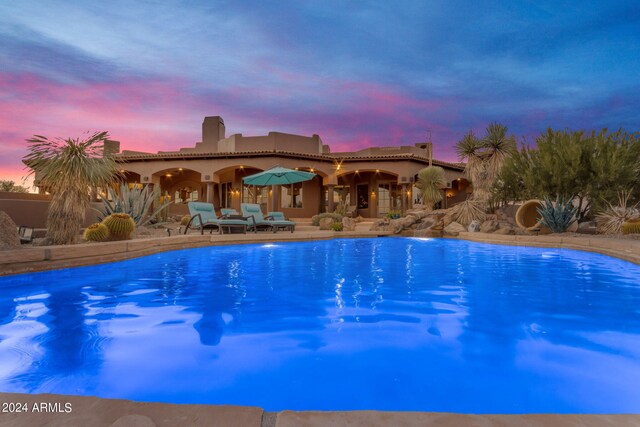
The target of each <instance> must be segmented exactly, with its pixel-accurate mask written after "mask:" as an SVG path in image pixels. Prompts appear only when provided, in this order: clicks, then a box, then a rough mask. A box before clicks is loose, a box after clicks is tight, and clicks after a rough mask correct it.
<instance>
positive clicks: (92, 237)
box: [83, 222, 109, 242]
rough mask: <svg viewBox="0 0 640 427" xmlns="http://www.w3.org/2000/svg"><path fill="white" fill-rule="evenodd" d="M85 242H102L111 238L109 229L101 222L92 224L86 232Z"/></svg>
mask: <svg viewBox="0 0 640 427" xmlns="http://www.w3.org/2000/svg"><path fill="white" fill-rule="evenodd" d="M83 237H84V240H87V241H89V242H102V241H104V240H106V239H107V237H109V229H108V228H107V226H106V225H104V224H102V223H101V222H96V223H95V224H91V225H90V226H88V227H87V229H86V230H84V235H83Z"/></svg>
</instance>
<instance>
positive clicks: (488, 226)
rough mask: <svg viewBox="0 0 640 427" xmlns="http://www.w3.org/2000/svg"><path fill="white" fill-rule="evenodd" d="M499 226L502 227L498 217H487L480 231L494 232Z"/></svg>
mask: <svg viewBox="0 0 640 427" xmlns="http://www.w3.org/2000/svg"><path fill="white" fill-rule="evenodd" d="M493 216H494V217H495V215H493ZM498 228H500V223H499V222H498V220H497V219H495V218H493V219H487V220H486V221H484V222H483V223H482V225H481V226H480V232H481V233H493V232H494V231H496V230H497V229H498Z"/></svg>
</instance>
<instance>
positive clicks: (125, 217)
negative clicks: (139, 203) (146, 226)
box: [102, 213, 136, 240]
mask: <svg viewBox="0 0 640 427" xmlns="http://www.w3.org/2000/svg"><path fill="white" fill-rule="evenodd" d="M102 223H103V224H104V225H105V226H106V227H107V228H108V229H109V235H110V236H111V237H112V238H113V239H115V240H125V239H129V238H130V237H131V233H133V230H135V228H136V223H135V222H134V221H133V218H131V216H130V215H129V214H125V213H114V214H111V215H109V216H108V217H106V218H105V219H104V221H102Z"/></svg>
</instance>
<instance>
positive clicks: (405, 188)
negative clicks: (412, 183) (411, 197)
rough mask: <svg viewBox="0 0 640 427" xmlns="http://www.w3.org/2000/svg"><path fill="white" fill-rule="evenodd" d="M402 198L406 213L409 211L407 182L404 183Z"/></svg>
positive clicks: (402, 207) (403, 209) (403, 210)
mask: <svg viewBox="0 0 640 427" xmlns="http://www.w3.org/2000/svg"><path fill="white" fill-rule="evenodd" d="M400 200H402V205H401V209H402V212H403V213H404V212H406V211H407V184H402V197H401V198H400Z"/></svg>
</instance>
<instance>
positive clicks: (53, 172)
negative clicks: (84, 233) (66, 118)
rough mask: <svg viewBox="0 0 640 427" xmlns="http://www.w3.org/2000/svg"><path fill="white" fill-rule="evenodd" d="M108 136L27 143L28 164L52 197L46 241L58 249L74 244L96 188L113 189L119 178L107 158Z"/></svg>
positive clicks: (115, 166) (42, 138)
mask: <svg viewBox="0 0 640 427" xmlns="http://www.w3.org/2000/svg"><path fill="white" fill-rule="evenodd" d="M108 138H109V134H108V133H107V132H96V133H94V134H92V135H91V136H89V137H88V138H87V139H80V138H75V139H74V138H68V139H62V138H56V139H53V140H50V139H48V138H47V137H45V136H41V135H34V137H33V138H31V139H27V142H28V143H29V147H28V154H27V155H26V156H25V157H24V162H25V164H26V165H27V166H28V167H29V168H31V170H32V172H31V173H30V175H31V174H33V173H35V174H36V178H37V179H38V180H39V185H40V186H41V187H42V188H46V189H47V191H49V192H50V193H51V196H52V200H51V205H50V206H49V213H48V217H47V239H48V240H49V241H50V242H51V243H52V244H56V245H66V244H71V243H74V242H75V239H76V236H77V235H78V234H79V232H80V228H81V227H82V223H83V222H84V216H85V212H86V210H87V208H88V207H89V202H90V193H91V191H92V190H93V189H95V188H100V187H106V186H109V185H111V184H112V183H113V182H114V181H115V180H116V179H117V178H118V177H119V176H120V173H119V172H118V170H119V167H118V164H117V163H116V161H115V160H114V159H113V157H111V156H108V155H104V142H105V141H106V140H107V139H108Z"/></svg>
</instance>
